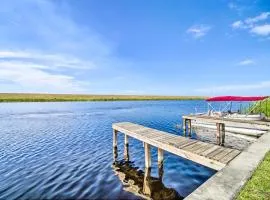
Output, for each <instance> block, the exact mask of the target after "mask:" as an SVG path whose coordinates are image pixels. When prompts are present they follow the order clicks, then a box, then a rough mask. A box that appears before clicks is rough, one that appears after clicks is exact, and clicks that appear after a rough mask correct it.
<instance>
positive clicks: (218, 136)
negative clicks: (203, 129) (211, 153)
mask: <svg viewBox="0 0 270 200" xmlns="http://www.w3.org/2000/svg"><path fill="white" fill-rule="evenodd" d="M216 126H217V133H216V139H217V145H220V132H221V130H220V128H221V127H220V123H216Z"/></svg>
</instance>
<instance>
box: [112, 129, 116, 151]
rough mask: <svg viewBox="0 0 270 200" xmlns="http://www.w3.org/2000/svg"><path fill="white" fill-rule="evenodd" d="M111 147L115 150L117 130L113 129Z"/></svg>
mask: <svg viewBox="0 0 270 200" xmlns="http://www.w3.org/2000/svg"><path fill="white" fill-rule="evenodd" d="M113 147H116V148H117V130H115V129H113Z"/></svg>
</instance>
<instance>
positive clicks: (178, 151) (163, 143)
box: [112, 122, 240, 170]
mask: <svg viewBox="0 0 270 200" xmlns="http://www.w3.org/2000/svg"><path fill="white" fill-rule="evenodd" d="M112 128H113V129H114V132H113V133H114V141H113V145H114V147H116V146H117V132H121V133H123V134H125V144H127V143H128V142H127V137H128V136H130V137H133V138H135V139H138V140H140V141H142V142H144V144H145V145H144V146H145V157H146V158H145V159H146V160H145V162H146V167H150V166H151V160H149V159H151V156H149V154H150V153H149V152H150V145H151V146H154V147H157V148H158V156H159V159H158V160H159V161H160V160H163V150H165V151H168V152H170V153H173V154H175V155H178V156H180V157H183V158H186V159H188V160H192V161H194V162H196V163H199V164H202V165H204V166H207V167H210V168H212V169H215V170H220V169H222V168H223V167H224V166H226V165H227V164H228V163H229V162H230V161H231V160H232V159H233V158H235V157H236V156H237V155H238V154H239V153H240V151H239V150H236V149H230V148H225V147H222V146H219V145H214V144H209V143H206V142H201V141H198V140H194V139H190V138H187V137H182V136H178V135H174V134H169V133H167V132H164V131H159V130H155V129H152V128H148V127H144V126H141V125H138V124H134V123H130V122H121V123H114V124H113V125H112ZM149 157H150V158H149Z"/></svg>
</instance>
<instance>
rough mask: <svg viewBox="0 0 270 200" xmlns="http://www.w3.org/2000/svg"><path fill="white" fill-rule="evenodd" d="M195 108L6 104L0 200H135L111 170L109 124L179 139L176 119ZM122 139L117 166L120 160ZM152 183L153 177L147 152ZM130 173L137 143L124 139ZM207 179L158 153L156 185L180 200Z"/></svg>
mask: <svg viewBox="0 0 270 200" xmlns="http://www.w3.org/2000/svg"><path fill="white" fill-rule="evenodd" d="M200 103H201V101H198V102H194V101H185V102H184V101H147V102H141V101H136V102H73V103H69V102H66V103H14V104H8V103H7V104H5V103H3V104H1V107H0V146H1V148H0V199H29V198H31V199H33V198H35V199H52V198H55V199H67V198H68V199H70V198H77V199H108V198H109V199H138V198H141V197H138V196H135V195H134V194H133V193H131V192H127V191H125V190H124V187H123V184H122V182H121V181H120V180H119V177H118V176H116V175H115V172H114V171H113V169H112V163H113V154H112V129H111V124H112V123H114V122H119V121H131V122H134V123H139V124H142V125H145V126H149V127H152V128H156V129H160V130H163V131H167V132H170V133H173V134H180V133H179V130H177V129H176V128H175V125H176V124H177V123H178V124H179V123H181V121H180V120H181V118H180V117H181V114H186V113H190V112H192V111H193V107H194V105H195V104H200ZM123 140H124V138H123V136H122V135H120V136H119V159H121V158H123V142H122V141H123ZM152 153H153V154H152V159H153V169H152V172H151V173H152V176H157V175H158V168H157V151H156V149H154V148H153V149H152ZM130 158H131V160H132V161H134V162H133V164H132V165H133V166H134V167H135V168H134V169H136V170H144V149H143V146H142V143H141V142H139V141H136V140H134V139H130ZM214 173H215V172H214V171H213V170H211V169H208V168H206V167H203V166H201V165H198V164H195V163H193V162H191V161H188V160H185V159H182V158H179V157H177V156H174V155H172V154H169V153H165V163H164V176H163V180H162V185H164V187H165V188H173V189H174V190H175V191H177V193H179V194H180V195H181V196H183V197H185V196H187V195H188V194H189V193H191V192H192V190H194V189H195V188H196V187H198V186H199V185H200V184H202V183H203V182H204V181H206V180H207V179H208V178H209V177H210V176H211V175H212V174H214Z"/></svg>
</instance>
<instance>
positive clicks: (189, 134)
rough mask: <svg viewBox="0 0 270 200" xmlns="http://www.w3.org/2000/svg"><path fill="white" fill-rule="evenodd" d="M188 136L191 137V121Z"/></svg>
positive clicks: (189, 121)
mask: <svg viewBox="0 0 270 200" xmlns="http://www.w3.org/2000/svg"><path fill="white" fill-rule="evenodd" d="M188 136H189V137H191V119H189V120H188Z"/></svg>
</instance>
